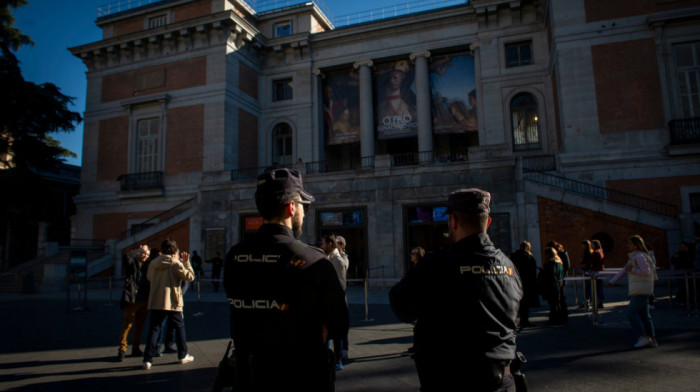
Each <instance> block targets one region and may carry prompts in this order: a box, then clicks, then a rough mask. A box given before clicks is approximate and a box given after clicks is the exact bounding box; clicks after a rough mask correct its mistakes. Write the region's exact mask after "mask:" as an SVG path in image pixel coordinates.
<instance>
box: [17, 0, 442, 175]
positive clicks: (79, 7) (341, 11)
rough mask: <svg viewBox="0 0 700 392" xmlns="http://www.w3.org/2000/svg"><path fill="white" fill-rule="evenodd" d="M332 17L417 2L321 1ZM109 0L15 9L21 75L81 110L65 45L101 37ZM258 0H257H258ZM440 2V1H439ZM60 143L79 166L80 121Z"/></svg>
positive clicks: (78, 83)
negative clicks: (25, 38) (23, 39)
mask: <svg viewBox="0 0 700 392" xmlns="http://www.w3.org/2000/svg"><path fill="white" fill-rule="evenodd" d="M324 1H325V3H326V6H327V7H328V8H329V9H330V11H331V12H332V13H333V15H335V16H336V17H338V16H341V15H349V14H353V13H360V12H365V11H370V10H378V9H381V8H384V7H388V6H395V5H399V4H401V5H405V4H412V5H413V4H415V3H418V2H416V1H401V0H353V1H347V0H324ZM111 2H112V1H109V0H62V1H56V0H29V5H27V6H25V7H20V8H18V9H17V10H15V12H14V15H15V19H16V21H15V27H17V28H18V29H20V30H21V31H22V32H23V33H24V34H27V35H29V36H30V37H31V39H32V40H33V41H34V44H35V45H34V46H27V47H24V48H21V49H20V50H19V51H18V52H17V57H18V58H19V60H20V62H21V68H22V75H23V76H24V78H25V79H26V80H29V81H32V82H34V83H37V84H41V83H53V84H55V85H56V86H58V87H59V88H60V89H61V92H62V93H63V94H65V95H67V96H70V97H74V98H75V100H74V101H73V106H72V107H71V110H73V111H76V112H79V113H81V114H82V113H83V112H84V111H85V92H86V88H87V81H86V77H85V72H86V71H87V68H86V67H85V66H84V65H83V63H82V61H80V60H79V59H78V58H76V57H74V56H73V55H72V54H71V53H70V52H69V51H68V48H71V47H74V46H79V45H83V44H87V43H91V42H95V41H99V40H100V39H101V37H102V30H101V29H100V28H99V27H97V26H96V25H95V20H96V19H97V7H98V6H102V5H105V4H108V3H111ZM259 2H261V1H259ZM437 3H440V1H437ZM52 136H53V137H55V138H56V139H58V140H59V141H60V142H61V145H63V146H64V147H66V148H67V149H69V150H71V151H73V152H74V153H76V154H77V155H78V158H75V159H73V158H71V159H68V160H67V163H70V164H73V165H80V164H81V158H82V138H83V125H82V123H81V124H78V126H76V129H75V131H74V132H70V133H61V134H55V135H52Z"/></svg>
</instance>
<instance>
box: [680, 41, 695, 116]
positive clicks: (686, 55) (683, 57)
mask: <svg viewBox="0 0 700 392" xmlns="http://www.w3.org/2000/svg"><path fill="white" fill-rule="evenodd" d="M673 55H674V59H675V61H676V77H677V79H678V90H679V92H680V101H681V110H682V113H681V115H682V116H683V118H692V117H700V41H697V42H688V43H683V44H678V45H674V46H673Z"/></svg>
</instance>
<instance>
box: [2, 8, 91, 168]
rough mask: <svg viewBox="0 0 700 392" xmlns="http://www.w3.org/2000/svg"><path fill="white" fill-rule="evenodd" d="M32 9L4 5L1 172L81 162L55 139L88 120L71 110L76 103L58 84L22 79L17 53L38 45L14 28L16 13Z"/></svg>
mask: <svg viewBox="0 0 700 392" xmlns="http://www.w3.org/2000/svg"><path fill="white" fill-rule="evenodd" d="M26 4H27V1H26V0H0V52H1V53H0V86H2V92H0V166H2V167H26V168H33V169H47V168H50V167H53V166H55V165H56V164H57V163H60V162H61V161H62V158H65V157H67V156H75V154H74V153H72V152H71V151H69V150H67V149H65V148H63V147H61V145H60V143H58V141H56V140H55V139H53V138H52V137H51V136H49V134H51V133H57V132H71V131H73V130H74V129H75V124H77V123H79V122H80V121H82V118H81V116H80V114H78V113H76V112H72V111H70V110H69V109H68V107H69V105H70V104H71V103H72V102H73V98H71V97H68V96H66V95H63V94H61V91H60V89H59V88H58V87H56V86H55V85H54V84H52V83H44V84H36V83H32V82H29V81H26V80H24V77H22V72H21V70H20V68H19V64H18V62H17V58H16V57H15V55H14V53H13V52H14V51H16V50H17V49H19V48H20V47H21V46H23V45H32V44H33V42H32V41H31V39H30V38H29V37H28V36H26V35H24V34H22V33H21V32H20V31H19V30H18V29H17V28H15V27H13V24H14V17H13V16H12V13H11V9H15V8H17V7H19V6H23V5H26ZM3 164H4V165H3Z"/></svg>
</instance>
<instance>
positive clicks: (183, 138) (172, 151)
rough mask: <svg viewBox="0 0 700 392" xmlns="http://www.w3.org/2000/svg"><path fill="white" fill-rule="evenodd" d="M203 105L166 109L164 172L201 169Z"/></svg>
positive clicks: (183, 171) (199, 170)
mask: <svg viewBox="0 0 700 392" xmlns="http://www.w3.org/2000/svg"><path fill="white" fill-rule="evenodd" d="M203 132H204V105H192V106H185V107H180V108H173V109H169V110H168V136H167V137H168V141H167V144H166V148H167V153H166V160H167V162H166V173H168V174H173V173H186V172H201V171H202V151H203V150H204V147H203V144H202V143H203Z"/></svg>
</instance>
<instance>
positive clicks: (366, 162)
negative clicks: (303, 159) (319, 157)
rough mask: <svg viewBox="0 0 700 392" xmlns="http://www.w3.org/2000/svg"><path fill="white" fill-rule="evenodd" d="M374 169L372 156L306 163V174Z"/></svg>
mask: <svg viewBox="0 0 700 392" xmlns="http://www.w3.org/2000/svg"><path fill="white" fill-rule="evenodd" d="M373 167H374V156H369V157H360V158H354V159H328V160H325V161H317V162H307V163H306V173H307V174H314V173H328V172H338V171H344V170H358V169H371V168H373Z"/></svg>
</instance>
